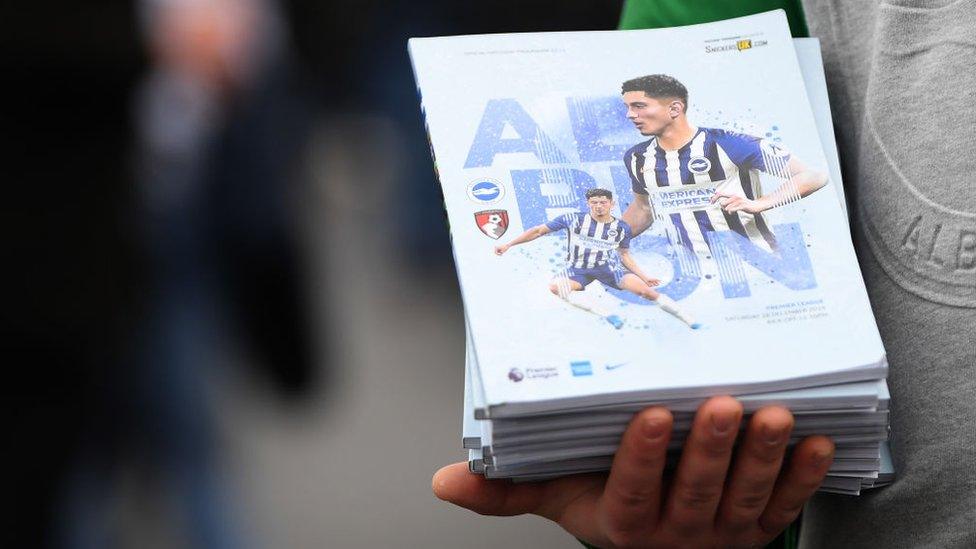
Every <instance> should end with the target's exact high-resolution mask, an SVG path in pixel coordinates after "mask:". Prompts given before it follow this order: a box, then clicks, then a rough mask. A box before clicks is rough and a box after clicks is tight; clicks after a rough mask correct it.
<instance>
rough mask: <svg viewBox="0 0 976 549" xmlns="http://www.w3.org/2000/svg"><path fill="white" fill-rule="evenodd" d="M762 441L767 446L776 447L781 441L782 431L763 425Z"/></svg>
mask: <svg viewBox="0 0 976 549" xmlns="http://www.w3.org/2000/svg"><path fill="white" fill-rule="evenodd" d="M762 440H763V442H765V443H766V444H768V445H769V446H776V445H778V444H779V443H780V442H782V441H783V430H782V429H776V428H773V427H770V426H769V425H763V426H762Z"/></svg>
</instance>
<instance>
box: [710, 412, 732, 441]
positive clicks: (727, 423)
mask: <svg viewBox="0 0 976 549" xmlns="http://www.w3.org/2000/svg"><path fill="white" fill-rule="evenodd" d="M734 420H735V418H733V417H732V416H729V415H727V414H712V429H713V430H714V432H715V435H716V436H725V435H727V434H729V431H731V430H732V426H733V425H734V423H735V421H734Z"/></svg>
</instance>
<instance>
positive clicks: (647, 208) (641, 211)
mask: <svg viewBox="0 0 976 549" xmlns="http://www.w3.org/2000/svg"><path fill="white" fill-rule="evenodd" d="M621 218H622V219H623V220H624V221H625V222H627V224H628V225H630V228H631V230H632V231H633V235H634V236H637V235H639V234H641V233H642V232H644V231H646V230H647V228H648V227H650V226H651V222H653V221H654V209H653V208H652V207H651V199H650V196H648V195H646V194H640V193H636V192H635V193H634V201H633V202H631V203H630V205H629V206H627V210H626V211H624V214H623V215H622V216H621Z"/></svg>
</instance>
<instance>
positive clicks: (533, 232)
mask: <svg viewBox="0 0 976 549" xmlns="http://www.w3.org/2000/svg"><path fill="white" fill-rule="evenodd" d="M550 232H551V231H550V229H549V227H548V226H547V225H546V224H545V223H543V224H542V225H536V226H535V227H532V228H531V229H529V230H527V231H525V232H524V233H522V234H520V235H518V236H516V237H515V238H513V239H512V241H511V242H509V243H508V244H499V245H498V246H495V255H502V254H503V253H505V252H507V251H508V249H509V248H511V247H512V246H518V245H519V244H524V243H526V242H532V241H533V240H535V239H537V238H539V237H540V236H543V235H547V234H549V233H550Z"/></svg>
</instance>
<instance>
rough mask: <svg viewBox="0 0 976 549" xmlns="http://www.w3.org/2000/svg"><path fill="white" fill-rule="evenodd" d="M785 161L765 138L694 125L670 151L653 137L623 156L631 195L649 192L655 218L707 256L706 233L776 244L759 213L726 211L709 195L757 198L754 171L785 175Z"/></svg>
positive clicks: (785, 156) (782, 151) (779, 149)
mask: <svg viewBox="0 0 976 549" xmlns="http://www.w3.org/2000/svg"><path fill="white" fill-rule="evenodd" d="M789 159H790V153H789V152H787V151H786V150H785V149H783V148H782V147H780V146H779V145H777V144H774V143H772V142H770V141H767V140H765V139H761V138H758V137H753V136H750V135H744V134H740V133H735V132H731V131H727V130H722V129H714V128H699V129H698V131H697V132H696V133H695V136H694V137H693V138H692V139H691V141H689V142H688V143H687V144H685V145H684V146H683V147H681V148H680V149H678V150H675V151H666V150H664V149H662V148H661V147H660V146H658V143H657V138H656V137H655V138H651V139H649V140H648V141H645V142H643V143H639V144H638V145H636V146H634V147H633V148H631V149H630V150H629V151H627V154H626V155H624V163H625V164H626V166H627V170H628V172H629V173H630V177H631V182H632V184H633V191H634V193H637V194H644V195H650V200H651V204H652V206H653V207H654V211H655V216H656V217H657V218H659V219H667V220H669V221H670V223H671V225H672V226H673V229H674V230H673V232H674V233H675V236H676V237H677V240H678V241H679V242H680V243H681V244H682V245H683V246H685V247H687V248H688V249H689V250H691V251H693V252H695V253H697V254H702V255H707V254H709V248H708V240H707V238H706V235H707V234H708V233H709V232H711V231H729V230H731V231H735V232H737V233H739V234H741V235H742V236H745V237H746V238H749V239H750V240H752V241H753V242H754V243H756V244H757V245H759V246H761V247H763V248H766V249H769V250H773V249H775V248H776V238H775V236H774V235H773V232H772V231H771V230H770V228H769V226H768V225H767V224H766V221H765V220H764V219H763V217H762V215H761V214H750V213H746V212H733V213H726V212H724V211H723V210H722V209H721V207H720V206H719V205H718V204H717V203H716V204H712V203H711V202H710V198H711V197H712V195H713V194H714V193H715V192H717V191H722V192H727V193H730V194H733V195H738V196H742V197H745V198H748V199H756V198H759V197H760V196H762V189H761V187H760V180H759V172H765V173H768V174H771V175H774V176H777V177H781V178H786V179H788V178H789V170H788V169H787V163H788V162H789Z"/></svg>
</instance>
